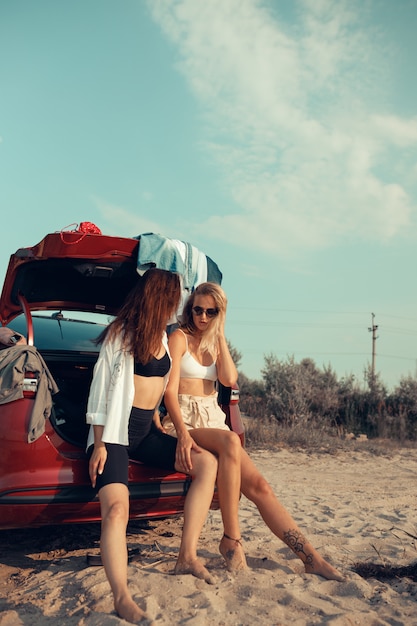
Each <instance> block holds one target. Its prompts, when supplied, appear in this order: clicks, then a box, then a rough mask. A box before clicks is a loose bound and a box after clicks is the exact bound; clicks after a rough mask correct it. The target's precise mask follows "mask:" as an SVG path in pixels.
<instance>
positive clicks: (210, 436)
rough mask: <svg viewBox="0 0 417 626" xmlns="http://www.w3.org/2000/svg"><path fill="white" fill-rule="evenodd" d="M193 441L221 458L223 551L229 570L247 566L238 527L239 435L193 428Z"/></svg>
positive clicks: (220, 500)
mask: <svg viewBox="0 0 417 626" xmlns="http://www.w3.org/2000/svg"><path fill="white" fill-rule="evenodd" d="M190 435H191V436H192V438H193V439H194V441H195V442H196V443H197V444H198V445H199V446H201V447H202V448H205V449H206V450H210V452H213V453H214V454H215V455H216V456H217V457H218V464H219V468H218V472H217V491H218V494H219V504H220V510H221V514H222V520H223V528H224V535H223V537H222V540H221V542H220V553H221V554H222V556H223V558H224V559H225V561H226V565H227V568H228V569H229V570H230V571H236V570H239V569H244V568H245V567H246V559H245V554H244V552H243V548H242V544H241V536H240V527H239V499H240V463H241V447H242V446H241V443H240V439H239V437H238V435H236V433H234V432H232V431H228V430H221V429H219V428H197V429H194V430H190Z"/></svg>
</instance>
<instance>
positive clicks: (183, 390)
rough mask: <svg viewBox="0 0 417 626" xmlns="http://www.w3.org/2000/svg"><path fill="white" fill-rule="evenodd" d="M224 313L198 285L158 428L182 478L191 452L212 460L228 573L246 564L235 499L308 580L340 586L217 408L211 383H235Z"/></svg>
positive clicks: (177, 334)
mask: <svg viewBox="0 0 417 626" xmlns="http://www.w3.org/2000/svg"><path fill="white" fill-rule="evenodd" d="M226 307H227V299H226V295H225V293H224V291H223V289H222V288H221V287H220V286H219V285H217V284H214V283H202V284H201V285H199V286H198V287H197V288H196V289H195V291H194V292H193V293H192V294H191V296H190V297H189V299H188V301H187V303H186V306H185V308H184V315H183V322H182V325H181V327H180V328H179V329H177V330H175V331H174V332H173V333H172V334H171V335H170V337H169V342H168V343H169V348H170V352H171V357H172V370H171V375H170V379H169V382H168V385H167V388H166V391H165V396H164V399H165V406H166V409H167V411H168V415H167V416H166V417H165V418H164V420H163V428H164V430H165V432H167V433H169V434H171V435H175V436H177V437H178V445H177V451H176V458H177V464H178V466H180V467H182V468H183V469H184V471H187V472H190V471H191V470H192V465H193V460H192V458H191V454H190V451H191V450H192V449H193V446H194V443H195V442H196V443H197V444H198V445H199V446H201V447H203V448H205V449H206V450H210V451H211V452H213V454H215V455H216V456H217V458H218V485H217V486H218V494H219V502H220V508H221V513H222V520H223V526H224V535H223V538H222V540H221V543H220V551H221V553H222V554H223V556H224V558H225V560H226V563H227V566H228V568H229V569H230V570H239V569H242V568H244V567H245V565H246V562H245V555H244V552H243V547H242V540H241V536H240V531H239V520H238V506H239V497H240V492H242V493H243V494H244V495H245V496H246V497H247V498H248V499H249V500H251V501H252V502H253V503H254V504H255V505H256V506H257V508H258V510H259V512H260V514H261V516H262V518H263V520H264V522H265V523H266V525H267V526H268V527H269V528H270V530H271V531H272V532H273V533H274V534H275V535H276V536H277V537H279V539H281V540H282V541H284V542H285V543H286V544H287V545H288V546H289V547H290V548H291V550H292V551H293V552H294V553H295V554H296V555H297V556H298V557H299V558H300V559H301V560H302V561H303V563H304V567H305V571H306V572H307V573H312V574H319V575H321V576H323V577H325V578H328V579H331V580H339V581H340V580H343V576H342V575H341V574H340V573H339V572H338V571H337V570H336V569H335V568H334V567H333V566H332V565H331V564H330V563H328V562H327V561H326V560H325V559H324V558H323V557H322V556H321V555H320V554H319V553H318V552H317V550H316V549H315V548H314V547H313V546H312V544H311V543H310V542H309V541H308V540H307V539H306V538H305V537H304V535H303V534H302V533H301V531H300V529H299V528H298V526H297V524H296V523H295V521H294V520H293V518H292V517H291V515H290V514H289V512H288V511H287V510H286V509H285V508H284V506H283V505H282V504H281V503H280V502H279V500H278V498H277V497H276V495H275V494H274V492H273V490H272V488H271V486H270V485H269V483H268V482H267V481H266V479H265V478H264V477H263V476H262V474H261V473H260V472H259V470H258V469H257V468H256V466H255V464H254V463H253V461H252V460H251V459H250V457H249V455H248V454H247V452H246V450H245V449H244V448H243V447H242V446H241V443H240V439H239V437H238V435H237V434H236V433H234V432H232V431H231V430H230V429H229V428H228V426H227V425H226V424H225V415H224V413H223V411H222V410H221V409H220V407H219V405H218V402H217V391H216V381H217V380H218V381H219V382H220V383H221V384H223V385H225V386H226V387H231V386H233V385H234V384H235V383H236V382H237V377H238V374H237V370H236V367H235V365H234V363H233V360H232V357H231V355H230V351H229V348H228V345H227V341H226V338H225V334H224V325H225V319H226Z"/></svg>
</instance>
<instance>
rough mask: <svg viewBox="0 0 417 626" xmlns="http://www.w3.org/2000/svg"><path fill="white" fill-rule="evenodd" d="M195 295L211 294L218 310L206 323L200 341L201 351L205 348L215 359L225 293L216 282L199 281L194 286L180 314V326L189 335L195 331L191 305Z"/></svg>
mask: <svg viewBox="0 0 417 626" xmlns="http://www.w3.org/2000/svg"><path fill="white" fill-rule="evenodd" d="M196 296H212V298H213V300H214V302H215V306H216V309H218V311H219V313H218V315H217V316H216V317H214V318H212V320H211V323H210V324H209V325H208V327H207V330H205V332H204V334H203V336H202V338H201V341H200V348H201V350H202V351H203V352H204V351H205V350H207V352H209V353H210V354H211V356H212V357H213V359H216V357H217V352H218V342H219V330H220V326H221V324H222V323H224V318H225V317H226V308H227V298H226V294H225V292H224V291H223V289H222V288H221V287H220V285H217V284H216V283H201V284H200V285H198V287H196V288H195V290H194V291H193V293H192V294H191V295H190V297H189V298H188V300H187V302H186V303H185V306H184V311H183V314H182V324H181V327H182V328H183V329H184V330H186V331H187V332H188V333H190V335H193V334H194V333H195V331H196V327H195V324H194V319H193V306H194V301H195V298H196Z"/></svg>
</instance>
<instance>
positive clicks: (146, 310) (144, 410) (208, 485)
mask: <svg viewBox="0 0 417 626" xmlns="http://www.w3.org/2000/svg"><path fill="white" fill-rule="evenodd" d="M180 297H181V287H180V279H179V276H178V275H177V274H174V273H171V272H168V271H165V270H160V269H151V270H149V271H147V272H146V273H145V274H144V276H143V277H142V278H140V279H139V280H138V282H137V285H136V286H135V287H134V289H133V290H132V291H131V293H130V294H129V295H128V297H127V298H126V301H125V303H124V304H123V306H122V307H121V309H120V311H119V313H118V314H117V316H116V317H115V319H114V320H113V321H112V322H111V323H110V324H109V326H108V327H107V328H106V329H105V330H104V331H103V333H102V334H101V335H100V337H99V338H98V340H97V343H101V349H100V354H99V357H98V360H97V363H96V365H95V368H94V374H93V380H92V384H91V389H90V394H89V399H88V406H87V422H88V423H89V424H91V427H90V432H89V437H88V443H87V452H88V456H89V473H90V479H91V483H92V485H93V487H95V488H96V489H97V491H98V496H99V500H100V507H101V516H102V525H101V538H100V549H101V558H102V562H103V565H104V569H105V572H106V575H107V578H108V581H109V583H110V587H111V590H112V593H113V599H114V607H115V609H116V612H117V614H118V615H119V616H120V617H122V618H123V619H125V620H127V621H129V622H134V623H137V622H140V621H145V620H147V617H146V615H145V613H144V612H143V611H142V610H141V609H140V608H139V606H138V605H137V604H136V602H135V601H134V600H133V598H132V596H131V594H130V592H129V589H128V585H127V563H128V558H127V545H126V528H127V523H128V520H129V492H128V463H129V458H131V459H135V460H138V461H141V462H143V463H146V464H149V465H159V467H163V468H164V469H168V470H171V471H184V468H183V466H182V464H179V463H178V459H177V456H176V447H177V440H176V439H175V438H174V437H170V436H169V435H167V434H164V433H161V431H160V430H158V429H157V428H156V427H155V426H154V424H153V417H154V413H155V410H157V408H158V406H159V403H160V400H161V398H162V395H163V393H164V390H165V387H166V384H167V380H168V375H169V372H170V369H171V357H170V354H169V350H168V343H167V336H166V332H165V328H166V325H167V322H168V320H169V319H170V317H171V316H172V314H173V313H174V312H175V311H176V310H177V307H178V304H179V301H180ZM188 455H189V458H190V459H191V464H192V469H190V471H189V472H188V471H187V473H188V474H190V475H192V478H193V480H192V482H191V485H190V488H189V490H188V493H187V497H186V500H185V505H184V527H183V535H182V539H181V546H180V550H179V556H178V561H177V564H176V572H177V573H181V574H182V573H190V574H193V575H194V576H197V577H198V578H202V579H204V580H205V581H206V582H209V583H211V582H213V579H212V577H211V576H210V574H209V572H208V571H207V569H206V568H205V567H204V565H203V564H202V563H201V562H200V561H199V559H198V557H197V541H198V538H199V535H200V532H201V529H202V527H203V524H204V522H205V519H206V516H207V513H208V510H209V507H210V504H211V501H212V498H213V493H214V486H215V480H216V474H217V460H216V458H215V457H214V456H213V454H211V453H210V452H207V451H206V450H201V449H200V448H199V447H198V446H197V445H196V444H194V443H193V444H192V445H191V446H190V447H189V449H188Z"/></svg>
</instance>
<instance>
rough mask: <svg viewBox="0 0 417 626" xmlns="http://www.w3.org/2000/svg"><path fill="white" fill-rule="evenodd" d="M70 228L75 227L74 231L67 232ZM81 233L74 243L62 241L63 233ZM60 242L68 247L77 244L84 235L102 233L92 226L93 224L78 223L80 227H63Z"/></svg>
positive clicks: (76, 225)
mask: <svg viewBox="0 0 417 626" xmlns="http://www.w3.org/2000/svg"><path fill="white" fill-rule="evenodd" d="M71 226H75V228H74V230H68V228H70V227H71ZM66 232H67V233H81V237H79V238H78V239H76V240H75V241H65V240H64V233H66ZM60 234H61V240H62V242H63V243H66V244H67V245H68V246H69V245H72V244H75V243H79V242H80V241H81V240H82V239H84V237H85V236H86V235H101V234H102V232H101V230H100V229H99V227H98V226H96V225H95V224H93V222H80V225H79V226H78V224H70V225H69V226H65V227H64V228H63V229H62V230H61V233H60Z"/></svg>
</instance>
